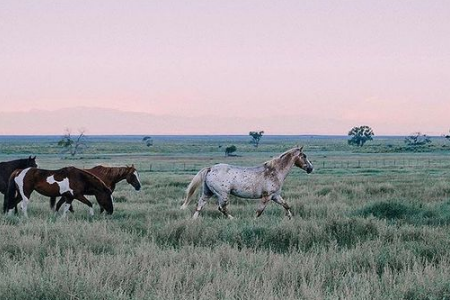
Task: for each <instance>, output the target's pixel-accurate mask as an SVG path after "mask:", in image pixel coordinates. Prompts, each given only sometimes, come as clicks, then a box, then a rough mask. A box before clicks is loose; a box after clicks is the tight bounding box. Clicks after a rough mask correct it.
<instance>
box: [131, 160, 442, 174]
mask: <svg viewBox="0 0 450 300" xmlns="http://www.w3.org/2000/svg"><path fill="white" fill-rule="evenodd" d="M313 165H314V168H315V169H316V170H317V169H380V168H383V169H385V168H390V169H395V168H420V169H426V168H449V169H450V158H449V159H423V160H407V159H405V160H389V159H386V160H373V161H372V160H347V161H337V160H336V161H330V160H323V161H316V162H313ZM206 166H208V164H207V163H203V164H202V163H192V162H189V163H180V162H176V163H168V162H165V163H149V164H139V166H138V168H139V171H140V172H186V173H191V172H197V171H199V170H200V169H202V168H204V167H206Z"/></svg>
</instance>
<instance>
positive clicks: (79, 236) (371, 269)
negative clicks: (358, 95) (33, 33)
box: [0, 136, 450, 300]
mask: <svg viewBox="0 0 450 300" xmlns="http://www.w3.org/2000/svg"><path fill="white" fill-rule="evenodd" d="M56 142H57V137H55V138H17V139H14V138H10V139H7V138H4V139H0V161H5V160H10V159H14V158H18V157H24V156H28V155H30V154H33V155H37V156H38V157H37V162H38V164H39V167H41V168H46V169H54V168H59V167H63V166H67V165H75V166H77V167H91V166H94V165H96V164H105V165H109V166H123V165H126V164H131V163H134V164H135V165H136V166H137V167H138V170H140V176H141V181H142V184H143V189H142V191H141V192H135V191H134V190H133V189H132V187H131V186H129V185H127V184H126V183H124V182H123V183H120V184H119V185H118V187H117V189H116V192H115V200H116V202H115V212H114V214H113V215H111V216H104V215H99V214H98V206H96V215H95V216H94V217H89V216H88V212H87V207H86V206H84V205H82V204H81V203H74V208H75V213H74V214H69V216H68V218H67V219H61V218H60V217H59V216H55V215H53V214H52V212H51V211H50V209H49V201H48V199H46V198H44V197H42V196H40V195H38V194H37V193H34V194H32V197H31V198H32V203H31V204H30V205H29V208H28V213H29V218H28V219H25V218H24V217H23V216H22V215H19V216H18V217H17V216H13V217H5V216H2V217H0V299H8V300H13V299H109V300H113V299H450V233H449V232H450V174H449V170H450V159H449V154H450V143H449V142H446V141H444V140H443V139H436V140H435V141H434V143H433V145H432V146H431V147H427V148H421V149H418V150H411V149H404V148H403V147H402V143H403V142H402V139H400V138H380V139H376V140H375V141H374V142H372V144H370V145H367V147H364V148H362V149H355V148H351V147H349V146H347V145H346V141H345V139H343V138H334V137H328V138H324V137H289V136H287V137H269V136H267V137H263V139H262V144H261V145H260V147H259V148H254V147H252V146H251V145H250V144H248V137H232V136H228V137H225V136H224V137H214V138H212V137H185V138H181V137H179V138H175V137H173V138H170V137H154V146H152V147H149V148H148V147H146V146H145V145H144V144H143V143H142V141H141V140H140V138H139V137H128V138H118V137H115V138H113V137H111V138H104V139H102V138H98V137H97V138H91V140H90V141H89V144H90V148H89V149H88V150H87V151H86V152H85V153H84V154H83V155H81V156H79V157H75V158H74V159H70V158H65V157H62V156H61V155H59V154H58V152H59V149H58V148H57V147H56ZM298 143H300V144H304V145H305V153H307V154H308V156H309V158H310V159H311V160H312V162H313V164H314V165H315V171H314V172H313V173H312V174H310V175H307V174H306V173H305V172H303V171H301V170H299V169H293V170H292V172H291V174H290V175H289V176H288V178H287V181H286V182H285V186H284V188H283V196H284V198H285V200H286V201H287V202H288V203H289V204H290V205H291V206H292V210H293V214H294V218H293V219H292V220H288V219H287V218H285V217H284V212H283V209H282V208H281V207H279V206H278V205H276V204H274V203H271V204H270V205H269V206H268V207H267V209H266V211H265V212H264V214H263V215H262V216H261V217H260V218H258V219H255V218H254V216H255V210H256V206H257V202H255V201H254V200H245V199H238V198H232V199H231V204H230V212H231V213H232V214H233V216H235V217H236V219H234V220H228V219H225V218H224V217H223V216H222V214H221V213H220V212H219V211H218V210H217V207H216V203H215V202H214V200H215V199H214V198H213V199H212V200H213V201H212V202H211V203H209V204H208V205H207V206H206V208H205V209H204V211H203V212H202V215H201V218H199V219H198V220H195V221H193V220H191V219H190V218H191V215H192V212H193V210H194V207H195V204H194V203H191V205H190V206H189V209H188V210H185V211H183V210H180V209H179V207H180V205H181V203H182V198H183V193H184V190H185V188H186V186H187V185H188V184H189V182H190V180H191V179H192V177H193V175H195V173H196V172H197V171H198V170H199V169H200V168H202V167H205V166H209V165H211V164H214V163H218V162H226V163H230V164H236V165H248V166H250V165H256V164H260V163H262V162H264V161H266V160H269V159H270V158H271V157H272V156H274V155H278V154H279V153H281V152H283V151H285V150H287V149H289V148H291V147H292V146H294V145H296V144H298ZM231 144H234V145H236V146H237V148H238V151H237V154H238V155H239V156H237V157H225V156H224V155H223V151H224V148H225V146H227V145H231ZM219 146H222V147H221V148H219ZM93 201H94V202H95V200H93Z"/></svg>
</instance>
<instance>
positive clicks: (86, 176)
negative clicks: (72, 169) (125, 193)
mask: <svg viewBox="0 0 450 300" xmlns="http://www.w3.org/2000/svg"><path fill="white" fill-rule="evenodd" d="M77 170H79V171H80V173H81V174H82V175H83V176H84V179H85V180H86V179H87V180H86V181H88V182H90V183H91V184H92V185H93V188H94V189H95V190H100V189H98V187H97V185H98V183H100V184H101V185H102V186H103V187H105V188H107V189H108V190H111V189H110V188H109V187H108V186H107V185H106V184H105V183H104V182H103V180H101V179H100V178H99V177H98V176H96V175H94V174H92V173H89V172H88V171H85V170H82V169H78V168H77Z"/></svg>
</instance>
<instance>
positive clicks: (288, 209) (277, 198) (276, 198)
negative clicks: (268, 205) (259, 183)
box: [272, 195, 292, 219]
mask: <svg viewBox="0 0 450 300" xmlns="http://www.w3.org/2000/svg"><path fill="white" fill-rule="evenodd" d="M272 200H273V201H274V202H275V203H278V204H280V205H281V206H283V208H284V209H285V211H286V216H287V217H288V218H289V219H291V218H292V213H291V207H290V206H289V205H288V204H287V203H286V201H284V199H283V198H282V197H281V196H280V195H275V196H273V197H272Z"/></svg>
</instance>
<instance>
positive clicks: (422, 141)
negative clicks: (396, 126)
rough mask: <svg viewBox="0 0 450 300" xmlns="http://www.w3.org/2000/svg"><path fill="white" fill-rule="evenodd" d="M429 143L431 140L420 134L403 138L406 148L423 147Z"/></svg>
mask: <svg viewBox="0 0 450 300" xmlns="http://www.w3.org/2000/svg"><path fill="white" fill-rule="evenodd" d="M429 143H431V139H430V138H429V137H428V136H427V135H426V134H422V133H420V132H414V133H412V134H411V135H409V136H407V137H406V138H405V144H406V145H408V146H423V145H426V144H429Z"/></svg>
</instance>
